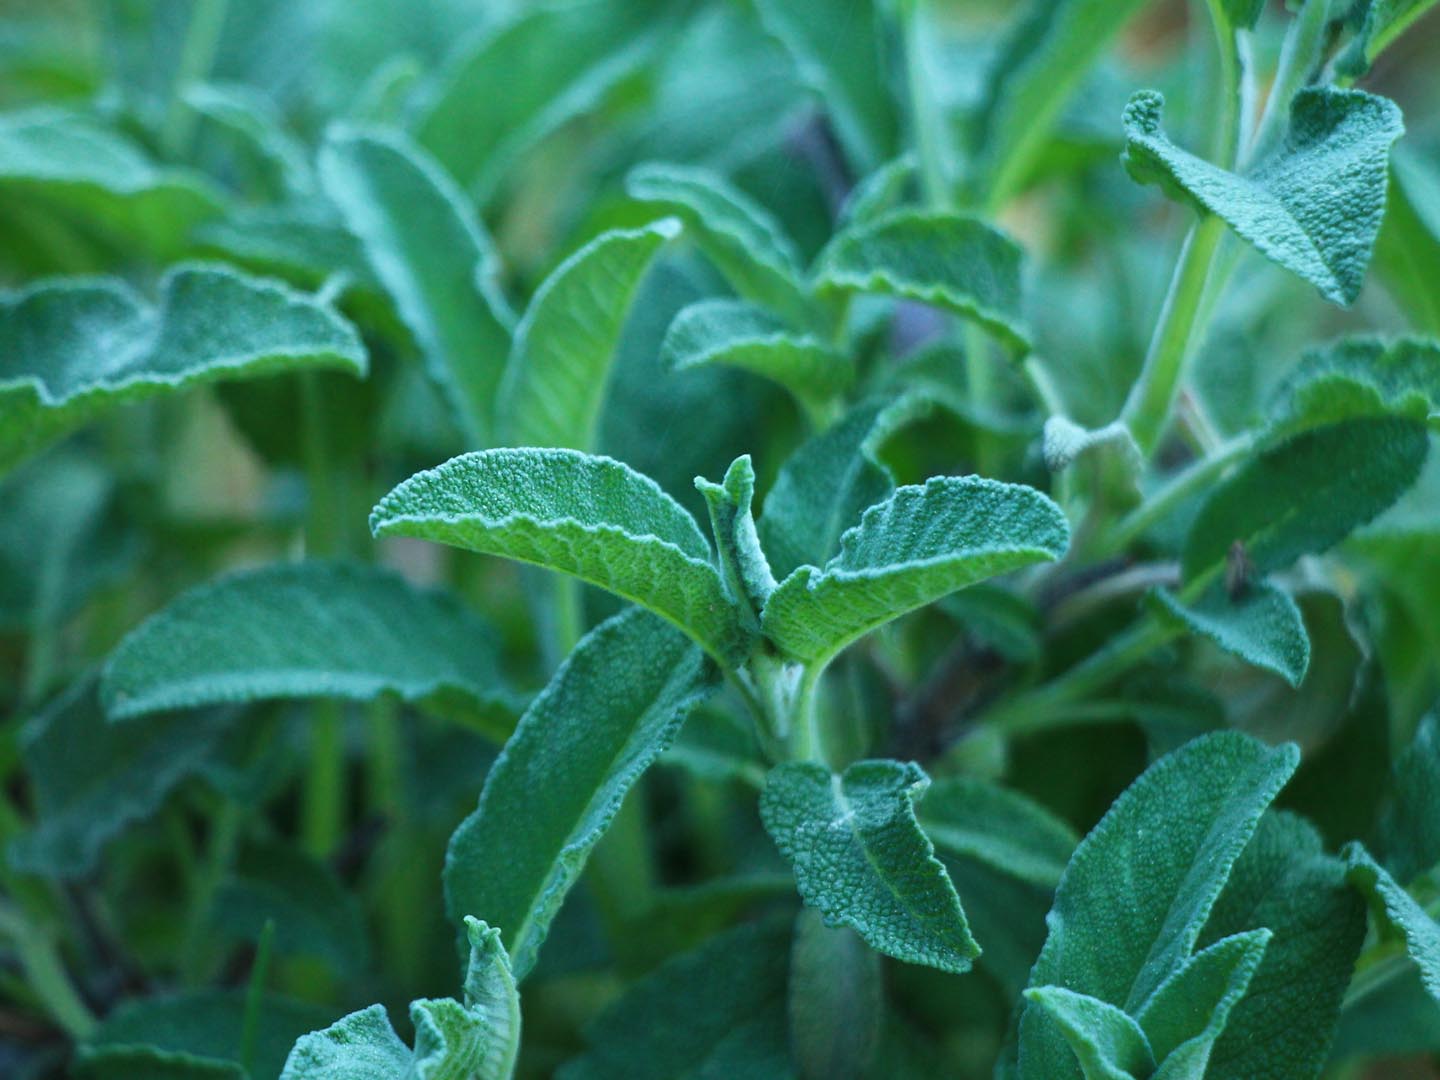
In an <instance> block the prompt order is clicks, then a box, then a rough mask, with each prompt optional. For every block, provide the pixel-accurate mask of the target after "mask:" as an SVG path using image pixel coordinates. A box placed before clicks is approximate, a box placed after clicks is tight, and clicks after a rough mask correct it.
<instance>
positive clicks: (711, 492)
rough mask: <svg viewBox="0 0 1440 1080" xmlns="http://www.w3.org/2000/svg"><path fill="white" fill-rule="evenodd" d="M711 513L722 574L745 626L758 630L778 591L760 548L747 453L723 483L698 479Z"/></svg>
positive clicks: (737, 461)
mask: <svg viewBox="0 0 1440 1080" xmlns="http://www.w3.org/2000/svg"><path fill="white" fill-rule="evenodd" d="M695 486H696V487H697V488H699V489H700V494H702V495H704V496H705V504H706V507H707V508H708V509H709V511H710V531H711V533H712V534H713V535H714V537H715V544H716V547H717V549H718V551H719V558H720V572H721V575H722V576H723V577H724V579H725V586H726V588H728V589H729V590H730V596H731V597H732V598H733V599H734V601H735V604H736V606H737V607H739V608H740V610H741V612H742V613H743V614H746V615H747V616H748V617H747V618H746V623H747V624H748V625H750V626H751V628H752V629H758V628H759V622H758V618H759V614H760V612H761V611H762V610H763V609H764V607H765V601H766V600H767V599H769V597H770V594H771V593H772V592H774V591H775V576H774V575H773V574H772V573H771V572H770V563H769V562H768V561H767V560H766V558H765V552H764V551H762V550H761V549H760V536H759V534H758V533H757V532H756V530H755V518H754V516H753V514H752V512H751V503H752V502H753V501H754V498H755V468H754V466H753V465H751V464H750V456H749V455H748V454H746V455H744V456H743V457H738V458H736V459H735V460H734V461H733V462H732V463H731V465H730V468H729V469H727V470H726V472H725V480H724V482H723V483H720V484H712V483H711V482H710V481H708V480H705V479H703V478H700V477H696V479H695Z"/></svg>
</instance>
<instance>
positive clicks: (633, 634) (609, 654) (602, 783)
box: [445, 610, 712, 978]
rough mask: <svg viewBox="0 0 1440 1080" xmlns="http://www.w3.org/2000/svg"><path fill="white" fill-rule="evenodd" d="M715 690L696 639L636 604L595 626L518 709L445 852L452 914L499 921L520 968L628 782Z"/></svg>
mask: <svg viewBox="0 0 1440 1080" xmlns="http://www.w3.org/2000/svg"><path fill="white" fill-rule="evenodd" d="M711 688H712V686H711V682H710V676H709V675H708V674H707V664H706V661H705V658H704V655H703V654H702V653H701V652H700V651H699V650H698V649H696V648H695V647H694V646H693V645H692V644H690V642H689V641H687V640H686V639H685V638H684V637H683V636H682V635H680V634H678V633H676V632H675V631H674V630H673V629H671V628H670V627H668V626H666V625H665V624H664V623H663V622H661V621H660V620H658V619H656V618H655V617H654V616H652V615H649V614H647V613H645V612H642V611H636V610H631V611H629V612H626V613H624V614H621V615H617V616H616V617H615V618H613V619H611V620H609V621H608V622H606V623H603V624H602V625H601V626H599V627H597V628H596V629H595V630H594V631H592V632H591V633H590V634H589V635H588V636H586V637H585V638H584V639H583V640H582V641H581V643H580V644H579V645H578V646H577V647H576V649H575V651H574V652H573V653H571V655H570V658H569V659H568V660H567V661H566V662H565V664H564V665H563V666H562V667H561V668H560V670H559V671H558V672H556V674H555V677H554V678H553V679H552V680H551V682H550V685H549V686H547V687H546V688H545V690H544V691H542V692H541V693H540V695H539V696H538V697H537V698H536V699H535V701H534V702H533V703H532V704H531V706H530V708H529V709H528V710H526V712H525V715H524V716H523V717H521V719H520V723H519V725H518V726H517V727H516V729H515V734H514V735H512V736H511V737H510V740H509V741H508V742H507V743H506V744H505V749H504V750H503V751H502V752H501V754H500V757H499V758H498V759H497V760H496V762H495V764H494V766H493V767H492V768H491V769H490V772H489V774H488V775H487V776H486V778H485V787H484V789H483V790H482V791H481V793H480V805H479V807H478V808H477V809H476V810H475V812H474V813H473V814H471V815H470V816H469V817H468V818H466V819H465V820H464V821H463V822H462V823H461V824H460V827H459V828H458V829H456V830H455V833H454V835H453V836H451V838H450V848H449V851H448V853H447V855H446V859H445V901H446V905H447V907H448V908H449V910H450V914H451V916H452V917H453V918H455V919H457V920H458V919H459V918H460V917H461V916H464V915H474V916H477V917H479V918H483V919H484V920H485V921H486V922H488V923H490V924H491V925H492V926H495V927H498V928H499V929H500V931H501V932H502V933H503V934H504V936H505V940H506V942H507V943H508V945H509V952H510V955H511V956H512V957H513V961H514V970H515V973H516V975H517V976H519V977H521V978H523V977H524V976H525V975H526V973H528V972H529V971H530V969H531V968H532V967H533V966H534V963H535V957H536V954H537V953H538V951H539V948H540V945H541V943H542V942H543V941H544V940H545V935H546V934H547V933H548V931H549V929H550V923H551V921H552V920H553V919H554V918H555V914H556V912H557V911H559V909H560V905H561V903H562V902H563V901H564V899H565V895H566V893H567V892H568V891H569V890H570V888H571V886H573V885H574V884H575V882H576V880H578V879H579V877H580V873H581V871H582V870H583V869H584V867H585V860H586V859H587V858H588V857H589V854H590V852H591V850H592V849H593V848H594V847H595V845H596V843H598V842H599V840H600V837H601V836H602V835H603V833H604V832H605V829H606V828H607V827H608V826H609V824H610V821H611V819H612V818H613V817H614V816H615V814H616V812H617V811H618V810H619V809H620V804H621V802H622V801H623V800H624V798H625V794H626V792H628V791H629V790H630V788H631V786H632V785H633V784H634V783H635V781H636V780H637V779H638V778H639V777H640V775H641V774H642V773H643V772H644V771H645V770H646V769H647V768H648V767H649V766H650V765H651V763H652V762H654V760H655V759H656V758H657V757H659V755H660V753H661V752H662V751H663V750H664V749H665V748H666V747H667V746H669V744H670V743H671V742H672V741H673V740H674V738H675V735H676V733H677V732H678V731H679V729H680V725H681V723H682V722H683V721H684V719H685V716H686V715H687V714H688V713H689V711H690V710H691V709H692V708H693V707H694V706H695V705H696V704H697V703H698V702H699V701H700V700H701V698H703V697H704V696H705V695H706V694H708V693H709V691H710V690H711Z"/></svg>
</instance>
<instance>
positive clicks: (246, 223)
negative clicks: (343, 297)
mask: <svg viewBox="0 0 1440 1080" xmlns="http://www.w3.org/2000/svg"><path fill="white" fill-rule="evenodd" d="M324 209H325V211H326V212H324V213H320V212H317V211H316V210H315V209H314V208H313V204H300V205H299V206H288V207H283V208H280V209H275V208H272V207H268V206H267V207H256V208H250V207H246V208H242V209H237V210H235V211H233V212H232V213H230V214H228V215H227V216H225V217H224V218H220V219H218V220H215V221H210V222H207V223H205V224H204V225H202V226H200V227H199V228H198V229H196V230H195V240H196V242H197V243H198V244H199V245H200V246H201V247H202V248H205V249H210V250H214V251H216V252H218V253H219V254H221V255H223V256H224V257H225V258H226V259H227V260H228V261H230V262H234V263H237V264H239V265H240V266H243V267H245V268H246V269H249V270H252V271H254V272H256V273H261V274H273V275H275V276H276V277H279V278H283V279H284V280H285V281H288V282H290V283H291V284H292V285H297V286H299V287H301V288H306V289H319V288H322V287H325V286H327V285H331V286H333V285H336V284H339V285H342V286H343V290H342V292H344V291H350V290H362V291H363V292H364V293H365V294H366V295H370V294H374V295H375V296H377V297H378V296H379V295H380V293H381V289H380V284H379V282H378V281H376V279H375V275H374V274H373V273H372V272H371V270H370V263H369V262H368V261H367V259H366V257H365V249H364V248H363V247H362V246H361V244H360V241H359V240H357V239H356V238H355V237H354V236H353V235H352V234H351V233H350V232H349V231H348V230H347V229H346V228H345V226H344V225H342V224H341V223H340V221H339V219H338V217H337V216H336V215H335V214H334V212H333V211H332V210H330V208H329V207H328V206H326V207H325V208H324Z"/></svg>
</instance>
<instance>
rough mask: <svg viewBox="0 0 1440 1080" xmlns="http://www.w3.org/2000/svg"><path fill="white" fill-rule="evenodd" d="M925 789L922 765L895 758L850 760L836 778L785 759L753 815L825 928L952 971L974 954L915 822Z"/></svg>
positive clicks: (963, 967)
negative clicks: (757, 815)
mask: <svg viewBox="0 0 1440 1080" xmlns="http://www.w3.org/2000/svg"><path fill="white" fill-rule="evenodd" d="M929 783H930V778H929V777H928V776H926V775H925V772H924V770H923V769H921V768H920V766H918V765H915V764H911V763H901V762H898V761H862V762H857V763H856V764H854V765H851V766H850V767H849V768H848V769H846V770H845V773H844V775H843V776H832V775H831V774H830V772H829V771H828V770H826V769H825V768H824V767H822V766H820V765H817V764H814V763H813V762H788V763H786V764H783V765H779V766H777V767H776V768H775V769H773V770H771V773H770V777H769V779H768V780H767V781H766V783H765V790H764V792H763V793H762V794H761V796H760V817H761V819H762V820H763V821H764V822H765V829H766V831H767V832H768V833H769V834H770V838H771V839H772V840H774V841H775V846H776V847H778V848H779V849H780V853H781V854H782V855H784V856H785V858H786V859H787V860H788V861H789V862H790V865H791V866H792V867H793V868H794V870H795V879H796V882H797V884H798V885H799V888H800V895H801V896H802V897H803V898H804V900H805V903H807V904H808V905H810V906H811V907H813V908H816V909H818V910H819V911H820V913H821V914H822V915H824V916H825V922H826V925H828V926H849V927H852V928H854V930H855V931H856V932H857V933H859V935H860V936H861V937H862V938H864V939H865V940H866V941H867V942H869V944H870V946H871V947H872V948H874V949H875V950H876V951H877V952H882V953H884V954H885V955H886V956H893V957H895V958H896V959H897V960H904V961H907V962H908V963H913V964H926V965H928V966H930V967H935V968H939V969H940V970H941V971H950V972H956V973H959V972H964V971H969V970H970V966H971V963H972V961H973V960H974V959H975V958H976V957H977V956H979V955H980V947H979V946H978V945H976V944H975V941H974V939H973V938H972V937H971V936H970V928H969V926H968V925H967V923H966V921H965V913H964V912H963V911H961V910H960V898H959V897H958V896H956V895H955V887H954V886H953V885H952V884H951V883H950V876H949V874H947V873H946V872H945V867H944V866H943V865H942V864H941V863H940V861H939V860H938V859H936V858H935V849H934V847H933V846H932V845H931V843H930V841H929V839H928V838H927V837H926V835H925V833H924V832H922V831H921V829H920V825H919V823H918V822H917V821H916V820H915V801H916V800H917V799H918V798H920V796H921V795H923V794H924V792H925V788H926V787H927V786H928V785H929Z"/></svg>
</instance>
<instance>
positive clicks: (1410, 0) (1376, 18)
mask: <svg viewBox="0 0 1440 1080" xmlns="http://www.w3.org/2000/svg"><path fill="white" fill-rule="evenodd" d="M1434 5H1435V0H1360V2H1359V3H1357V4H1356V5H1355V7H1356V10H1357V11H1359V12H1363V15H1362V16H1360V18H1361V22H1360V28H1359V30H1358V31H1357V32H1356V34H1355V37H1354V39H1353V40H1352V41H1351V42H1350V45H1349V47H1348V48H1347V49H1346V50H1345V51H1344V52H1343V53H1341V54H1340V56H1339V58H1338V59H1337V60H1336V61H1335V68H1336V70H1337V71H1339V72H1341V73H1342V74H1345V75H1351V76H1358V75H1364V74H1365V73H1366V72H1367V71H1369V70H1370V65H1371V64H1373V63H1374V62H1375V58H1376V57H1377V56H1379V55H1380V53H1381V52H1383V51H1384V50H1385V48H1386V47H1387V46H1389V45H1390V43H1391V42H1393V41H1394V40H1395V39H1396V38H1398V37H1399V36H1400V35H1401V34H1403V33H1404V32H1405V31H1406V30H1408V29H1409V28H1410V26H1411V25H1412V24H1414V22H1415V21H1416V20H1417V19H1419V18H1420V17H1421V16H1422V15H1424V14H1425V13H1426V12H1427V11H1429V10H1430V9H1431V8H1432V7H1434Z"/></svg>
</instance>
